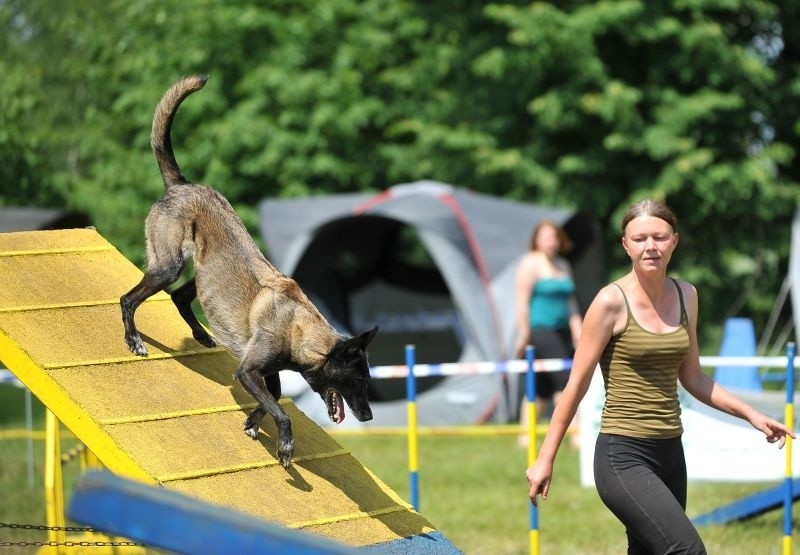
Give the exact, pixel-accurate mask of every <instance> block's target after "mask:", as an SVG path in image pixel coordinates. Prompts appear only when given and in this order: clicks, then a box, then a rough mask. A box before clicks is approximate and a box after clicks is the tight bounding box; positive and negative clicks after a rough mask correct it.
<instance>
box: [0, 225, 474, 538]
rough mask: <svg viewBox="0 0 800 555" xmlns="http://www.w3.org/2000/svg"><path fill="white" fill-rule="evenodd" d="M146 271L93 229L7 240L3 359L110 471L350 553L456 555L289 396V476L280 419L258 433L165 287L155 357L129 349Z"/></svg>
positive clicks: (146, 315)
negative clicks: (127, 312)
mask: <svg viewBox="0 0 800 555" xmlns="http://www.w3.org/2000/svg"><path fill="white" fill-rule="evenodd" d="M141 277H142V273H141V271H140V270H139V269H138V268H136V267H135V266H134V265H133V264H132V263H131V262H130V261H128V260H127V259H126V258H125V257H123V256H122V254H121V253H119V252H118V251H117V250H116V249H115V248H114V247H113V246H112V245H111V244H110V243H108V242H107V241H106V240H105V239H104V238H103V237H102V236H100V235H99V234H98V233H97V232H96V231H95V230H93V229H79V230H64V231H37V232H25V233H5V234H0V360H2V362H3V363H4V364H5V365H6V366H7V367H8V368H9V369H10V370H11V371H12V372H13V373H14V374H15V375H16V376H17V377H18V378H19V379H20V381H22V382H23V383H24V384H25V385H26V386H27V387H28V388H29V389H30V390H31V391H32V392H33V393H34V394H35V395H36V396H37V397H38V398H39V399H40V400H41V401H42V402H43V403H44V404H45V405H46V406H47V407H48V409H49V410H50V411H52V412H53V413H54V414H55V416H56V417H57V418H58V419H59V420H60V421H61V422H63V423H64V425H66V426H67V427H68V428H69V429H70V430H71V431H72V432H73V433H74V434H75V436H76V437H77V438H78V439H79V440H80V441H82V442H83V443H84V444H86V446H87V447H88V449H90V450H91V451H92V452H93V453H94V455H96V456H97V458H98V459H99V460H100V462H101V463H102V464H103V465H104V466H105V467H106V468H108V469H109V470H110V471H111V472H113V473H115V474H117V475H120V476H124V477H128V478H132V479H135V480H137V481H140V482H143V483H146V484H150V485H159V486H162V487H164V488H168V489H170V490H174V491H177V492H180V493H183V494H186V495H189V496H192V497H196V498H199V499H202V500H204V501H207V502H211V503H215V504H218V505H222V506H225V507H230V508H232V509H235V510H238V511H241V512H244V513H246V514H248V515H252V516H255V517H257V518H262V519H265V520H268V521H272V522H277V523H279V524H282V525H284V526H286V527H288V528H292V529H299V530H304V531H307V532H311V533H313V534H317V535H320V536H324V537H327V538H330V539H333V540H335V541H338V542H341V543H344V544H347V545H350V546H356V547H361V546H372V547H381V546H383V547H385V548H386V550H387V551H394V550H395V549H397V548H398V547H399V546H401V545H402V546H404V547H403V548H402V549H405V548H410V550H413V551H425V552H431V551H432V552H435V553H436V552H441V553H456V552H458V550H457V549H456V548H455V547H453V546H452V544H450V543H449V542H448V541H447V540H446V538H444V537H443V536H442V535H441V534H439V533H438V532H436V530H435V529H434V527H433V526H431V524H430V523H429V522H427V521H426V520H425V519H424V518H423V517H422V516H421V515H419V514H418V513H416V512H415V511H414V510H413V509H412V508H411V506H410V505H409V504H408V503H406V502H405V501H403V500H402V499H401V498H400V497H399V496H398V495H397V494H396V493H395V492H393V491H392V490H391V489H390V488H389V487H387V486H386V485H385V484H383V483H382V482H381V481H380V480H379V479H378V478H377V477H376V476H374V475H373V474H372V473H371V472H370V471H369V470H368V469H367V468H365V467H364V466H363V465H362V464H361V463H359V461H358V460H356V459H355V457H353V456H352V455H351V454H350V453H349V452H348V451H347V450H345V449H343V448H342V447H341V446H340V445H339V444H338V443H337V442H336V441H335V440H334V439H332V438H331V437H330V436H329V435H328V434H327V433H326V432H325V431H324V430H322V429H321V428H320V427H318V426H317V425H316V424H314V423H313V422H312V421H311V420H310V419H308V418H307V417H306V416H305V415H303V414H302V413H301V412H300V411H299V410H297V409H296V408H295V406H294V404H293V403H291V401H288V400H282V401H281V403H282V404H283V406H284V408H285V409H286V411H287V412H288V413H289V415H290V417H291V419H292V425H293V429H294V434H295V442H296V450H295V456H294V458H293V464H292V466H291V467H290V468H289V469H284V468H283V467H282V466H281V465H280V464H279V463H278V460H277V455H276V453H277V447H276V438H277V431H276V428H275V426H274V423H273V422H272V419H271V418H269V417H266V418H265V419H264V420H263V422H262V425H263V427H264V430H262V432H261V433H260V435H259V438H258V440H257V441H253V440H250V439H249V438H247V437H246V436H245V435H244V433H243V431H242V423H243V421H244V418H245V414H246V412H248V411H249V410H250V409H251V408H252V407H253V406H254V405H253V404H252V399H251V398H250V397H249V396H248V395H247V394H246V393H245V392H244V391H243V390H242V389H241V387H240V386H239V385H238V384H237V383H236V382H235V380H234V379H233V377H232V376H233V372H234V370H235V368H236V361H235V360H234V359H233V358H232V357H231V356H230V355H229V354H228V353H227V352H226V351H225V350H224V349H221V348H216V349H206V348H204V347H202V346H201V345H200V344H199V343H197V342H196V341H195V340H194V339H192V338H191V333H190V331H189V328H188V326H187V325H186V323H185V322H184V321H183V320H182V318H181V317H180V315H179V314H178V312H177V309H176V308H175V307H174V305H173V304H172V302H171V299H170V297H169V296H168V295H167V294H166V293H159V294H158V295H156V296H154V297H152V298H151V299H149V300H148V301H146V302H145V303H143V304H142V305H141V307H140V308H139V310H138V311H137V314H136V323H137V327H138V328H139V331H140V333H141V335H142V337H143V339H144V341H145V343H146V344H147V348H148V350H149V352H150V355H149V357H147V358H139V357H136V356H135V355H133V354H131V353H130V352H129V351H128V349H127V347H126V345H125V342H124V340H123V328H122V322H121V317H120V308H119V297H120V295H122V294H123V293H125V292H127V291H128V290H129V289H130V288H131V287H133V285H135V284H136V283H138V282H139V280H140V279H141ZM320 402H322V401H320ZM409 542H411V543H409ZM420 542H422V543H420ZM412 545H413V547H412Z"/></svg>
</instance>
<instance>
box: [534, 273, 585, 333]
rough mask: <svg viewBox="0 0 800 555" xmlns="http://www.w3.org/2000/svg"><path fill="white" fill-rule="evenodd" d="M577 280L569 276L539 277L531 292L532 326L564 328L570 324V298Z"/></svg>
mask: <svg viewBox="0 0 800 555" xmlns="http://www.w3.org/2000/svg"><path fill="white" fill-rule="evenodd" d="M574 294H575V282H573V281H572V279H571V278H569V277H557V278H544V279H539V280H537V281H536V283H535V284H534V286H533V293H532V294H531V306H530V321H531V327H543V328H550V329H555V330H558V329H563V328H566V327H568V326H569V302H568V301H569V298H570V297H571V296H572V295H574Z"/></svg>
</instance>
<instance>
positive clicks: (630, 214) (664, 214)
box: [620, 199, 678, 235]
mask: <svg viewBox="0 0 800 555" xmlns="http://www.w3.org/2000/svg"><path fill="white" fill-rule="evenodd" d="M640 216H653V217H654V218H658V219H659V220H664V221H665V222H667V223H668V224H669V225H670V226H671V227H672V231H673V232H676V231H678V218H676V217H675V214H674V213H673V212H672V210H670V209H669V207H668V206H667V205H666V204H665V203H663V202H662V201H660V200H655V199H645V200H640V201H639V202H636V203H634V204H632V205H631V206H630V208H628V211H627V212H625V215H624V216H623V217H622V225H621V226H620V231H621V232H622V235H625V228H626V227H628V224H629V223H631V220H634V219H636V218H638V217H640Z"/></svg>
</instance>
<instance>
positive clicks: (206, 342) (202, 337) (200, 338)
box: [193, 330, 217, 349]
mask: <svg viewBox="0 0 800 555" xmlns="http://www.w3.org/2000/svg"><path fill="white" fill-rule="evenodd" d="M193 335H194V338H195V340H197V342H198V343H200V344H201V345H202V346H203V347H208V348H209V349H210V348H211V347H216V346H217V344H216V343H215V342H214V340H213V339H211V336H210V335H208V334H207V333H206V332H205V330H203V331H199V332H196V333H194V334H193Z"/></svg>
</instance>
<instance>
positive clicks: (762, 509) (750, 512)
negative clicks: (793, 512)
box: [692, 478, 800, 526]
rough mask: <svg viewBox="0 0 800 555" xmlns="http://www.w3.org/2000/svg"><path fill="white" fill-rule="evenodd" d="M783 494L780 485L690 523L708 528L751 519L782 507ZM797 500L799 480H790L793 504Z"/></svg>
mask: <svg viewBox="0 0 800 555" xmlns="http://www.w3.org/2000/svg"><path fill="white" fill-rule="evenodd" d="M784 492H785V485H784V484H781V485H779V486H775V487H773V488H769V489H766V490H764V491H760V492H758V493H754V494H753V495H750V496H748V497H743V498H742V499H740V500H738V501H734V502H733V503H731V504H729V505H723V506H722V507H718V508H716V509H714V510H712V511H709V512H707V513H703V514H701V515H698V516H696V517H694V518H693V519H692V522H693V523H694V524H696V525H697V526H708V525H711V524H725V523H726V522H731V521H733V520H744V519H746V518H753V517H756V516H758V515H760V514H763V513H766V512H767V511H771V510H774V509H777V508H778V507H781V506H783V498H784ZM798 498H800V478H795V479H794V480H792V500H793V502H796V501H797V499H798Z"/></svg>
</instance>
